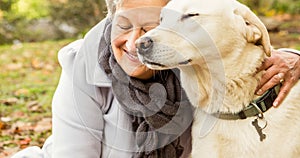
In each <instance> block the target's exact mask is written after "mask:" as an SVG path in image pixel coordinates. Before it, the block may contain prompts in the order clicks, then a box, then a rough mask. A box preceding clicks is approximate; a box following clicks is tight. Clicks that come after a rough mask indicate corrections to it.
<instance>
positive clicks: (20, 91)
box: [14, 88, 29, 96]
mask: <svg viewBox="0 0 300 158" xmlns="http://www.w3.org/2000/svg"><path fill="white" fill-rule="evenodd" d="M28 94H29V90H28V89H25V88H22V89H19V90H17V91H15V93H14V95H15V96H21V95H22V96H26V95H28Z"/></svg>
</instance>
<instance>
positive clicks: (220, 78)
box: [180, 45, 264, 113]
mask: <svg viewBox="0 0 300 158" xmlns="http://www.w3.org/2000/svg"><path fill="white" fill-rule="evenodd" d="M250 50H251V51H250ZM236 51H241V52H238V53H235V54H243V55H238V56H235V57H232V56H224V57H223V59H222V61H210V63H207V64H206V65H205V64H203V65H193V66H192V67H181V68H180V69H181V80H182V81H183V82H182V86H183V87H184V88H185V89H186V93H187V95H188V97H189V99H190V101H191V103H192V104H193V105H196V106H198V107H197V108H201V109H202V110H204V111H205V112H207V113H215V112H226V113H236V112H239V111H241V110H242V109H243V108H244V107H246V106H247V105H249V103H250V102H251V101H252V100H253V99H254V98H255V97H257V96H255V95H254V93H255V90H256V87H257V85H258V81H259V80H260V78H261V73H257V68H258V67H259V66H260V65H261V64H262V62H263V59H264V53H263V50H262V49H261V48H260V47H258V46H253V45H248V46H246V47H245V49H243V50H236ZM220 63H221V64H222V65H223V67H222V68H220ZM191 74H193V75H192V76H191ZM195 82H197V83H198V86H197V85H195V84H191V83H195Z"/></svg>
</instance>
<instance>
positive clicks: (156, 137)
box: [99, 20, 192, 158]
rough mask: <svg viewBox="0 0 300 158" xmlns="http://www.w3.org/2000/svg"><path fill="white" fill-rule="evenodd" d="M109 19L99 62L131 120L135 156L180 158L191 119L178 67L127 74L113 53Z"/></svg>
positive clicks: (190, 110)
mask: <svg viewBox="0 0 300 158" xmlns="http://www.w3.org/2000/svg"><path fill="white" fill-rule="evenodd" d="M110 34H111V22H110V20H107V22H106V26H105V30H104V32H103V36H102V38H101V41H100V47H99V64H100V67H101V68H102V69H103V70H104V71H105V73H106V74H107V75H108V77H109V78H110V79H111V80H112V89H113V93H114V95H115V97H116V98H117V100H118V101H119V102H120V104H121V105H122V108H124V109H125V111H126V112H127V113H128V115H129V116H130V118H131V119H132V127H133V131H134V132H135V138H136V141H135V142H136V145H137V146H138V151H137V152H136V154H135V156H134V157H136V158H179V157H180V156H181V154H182V152H183V150H184V148H183V147H182V146H181V145H180V135H182V133H183V132H184V131H185V130H186V129H187V128H188V127H189V125H190V123H191V121H192V108H191V105H190V103H189V101H188V99H187V97H186V95H185V93H184V91H183V89H182V88H181V86H180V82H179V76H178V74H179V73H178V70H166V71H159V72H157V74H156V75H154V77H152V78H151V79H148V80H139V79H136V78H133V77H130V76H128V75H127V74H126V73H125V72H124V71H123V69H122V68H121V67H120V65H119V64H118V63H117V62H116V60H115V57H114V55H113V53H112V48H111V43H110Z"/></svg>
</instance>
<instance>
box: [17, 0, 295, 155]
mask: <svg viewBox="0 0 300 158" xmlns="http://www.w3.org/2000/svg"><path fill="white" fill-rule="evenodd" d="M167 1H168V0H143V1H141V0H123V1H122V0H119V1H116V0H111V1H109V2H107V4H108V10H109V14H108V16H107V18H106V19H104V20H103V21H102V22H100V23H99V24H98V25H96V26H95V27H94V28H93V29H92V30H91V31H90V32H89V33H88V34H87V35H86V36H85V38H84V39H83V40H78V41H75V42H73V43H71V44H70V45H68V46H66V47H64V48H63V49H62V50H61V51H60V52H59V62H60V64H61V66H62V74H61V78H60V82H59V85H58V87H57V90H56V92H55V95H54V98H53V103H52V106H53V108H52V109H53V131H52V133H53V134H52V136H51V137H50V138H48V140H47V141H46V143H45V145H44V146H43V149H42V150H40V149H38V148H36V147H31V148H28V149H26V150H24V151H22V152H19V153H18V154H16V155H15V156H14V157H13V158H19V157H25V156H26V155H27V156H29V157H34V156H36V157H54V158H61V157H76V158H80V157H86V158H94V157H103V158H106V157H117V158H119V157H121V158H125V157H163V158H168V157H170V158H174V157H188V154H189V152H190V141H191V140H190V128H189V126H190V124H191V121H192V117H191V116H192V109H191V107H190V106H189V102H188V101H187V99H186V97H185V95H184V92H183V91H182V89H181V87H180V84H179V81H178V77H176V75H177V72H176V70H169V71H162V72H155V71H153V70H149V69H148V68H146V67H145V66H144V65H142V64H141V63H140V62H139V61H138V59H137V55H136V48H135V40H136V39H137V38H138V37H140V36H141V35H142V34H144V33H145V32H147V31H148V30H149V29H152V28H153V27H155V26H157V25H158V23H159V18H158V17H159V14H160V9H161V7H163V6H164V5H165V4H166V3H167ZM274 54H275V55H274V57H271V58H268V59H266V61H265V63H264V65H263V66H262V68H261V70H266V73H265V75H264V77H263V80H262V81H261V86H260V87H258V93H263V92H264V91H265V90H267V89H268V88H270V87H272V86H273V85H275V84H278V83H279V81H280V80H281V79H284V80H285V82H284V83H283V87H282V91H283V92H281V93H280V95H279V96H278V98H277V99H279V100H276V101H275V102H277V105H278V104H279V103H280V102H281V101H282V99H283V98H284V96H285V95H286V93H287V92H288V91H289V89H290V87H291V86H292V85H293V84H294V83H295V82H296V79H298V78H299V76H300V66H299V65H300V63H299V58H300V57H299V56H297V55H294V54H291V53H278V52H275V53H274ZM279 54H280V55H279ZM281 54H283V56H281ZM287 61H288V62H287Z"/></svg>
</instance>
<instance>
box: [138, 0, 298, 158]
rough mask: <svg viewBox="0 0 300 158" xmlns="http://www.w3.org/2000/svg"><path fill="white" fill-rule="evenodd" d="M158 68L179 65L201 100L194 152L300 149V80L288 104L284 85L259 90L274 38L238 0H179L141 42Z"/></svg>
mask: <svg viewBox="0 0 300 158" xmlns="http://www.w3.org/2000/svg"><path fill="white" fill-rule="evenodd" d="M136 45H137V47H138V56H139V59H140V60H141V61H142V62H143V63H144V64H146V65H147V66H148V67H149V68H151V69H158V70H161V69H170V68H179V69H180V70H181V76H180V78H181V81H182V85H183V87H184V89H185V91H186V93H187V95H188V97H189V99H190V101H191V103H192V104H193V106H195V107H196V110H195V114H194V122H193V127H192V138H193V142H192V147H193V148H192V154H191V156H192V157H196V158H198V157H209V158H216V157H224V158H236V157H250V158H257V157H267V158H269V157H270V158H275V157H278V158H282V157H289V158H290V157H299V156H300V100H299V96H300V84H299V83H297V84H296V85H295V86H294V88H293V89H292V91H291V92H290V93H289V95H288V97H287V98H286V99H285V100H284V102H283V103H282V105H281V106H280V107H279V108H277V109H275V108H272V102H273V101H274V98H275V97H276V95H277V93H278V89H279V88H280V87H279V86H276V87H274V88H273V89H271V90H270V91H269V92H268V93H266V94H265V95H264V97H259V96H256V95H254V92H255V89H256V86H257V84H258V81H259V80H260V78H261V75H262V74H261V73H258V74H257V73H256V70H257V68H258V67H260V65H261V64H262V62H263V59H264V58H265V57H266V56H269V55H270V52H271V49H272V47H271V45H270V40H269V35H268V32H267V30H266V28H265V26H264V25H263V23H262V22H261V21H260V20H259V19H258V18H257V16H256V15H255V14H254V13H253V12H252V11H251V10H250V9H249V8H247V7H246V6H245V5H243V4H241V3H239V2H237V1H235V0H209V1H207V0H188V1H184V0H172V1H171V2H170V3H168V5H167V6H166V7H164V8H163V10H162V12H161V23H160V25H159V26H158V27H157V28H155V29H153V30H151V31H149V32H147V33H146V34H145V35H143V36H142V37H141V38H140V39H139V40H138V41H137V42H136Z"/></svg>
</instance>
